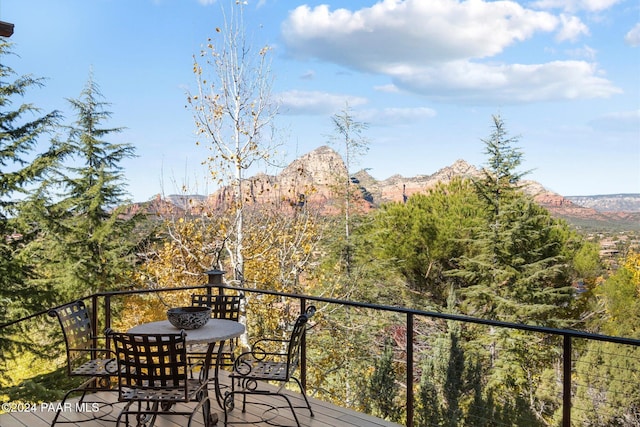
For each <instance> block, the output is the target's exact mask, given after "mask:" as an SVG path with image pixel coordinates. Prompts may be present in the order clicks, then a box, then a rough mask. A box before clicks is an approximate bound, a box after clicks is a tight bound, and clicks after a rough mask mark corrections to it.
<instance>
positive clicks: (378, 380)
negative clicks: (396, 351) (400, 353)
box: [368, 339, 400, 421]
mask: <svg viewBox="0 0 640 427" xmlns="http://www.w3.org/2000/svg"><path fill="white" fill-rule="evenodd" d="M398 389H399V386H398V384H397V382H396V373H395V370H394V367H393V341H392V340H390V339H387V341H386V342H385V346H384V351H383V352H382V355H381V356H380V359H379V360H378V363H377V364H376V367H375V370H374V372H373V375H371V378H369V385H368V395H369V399H368V400H369V403H370V404H371V405H372V406H373V407H374V408H375V410H374V413H375V414H377V415H379V416H380V417H382V418H385V419H388V420H392V421H397V420H398V418H399V415H400V408H399V405H398V402H396V399H397V398H398Z"/></svg>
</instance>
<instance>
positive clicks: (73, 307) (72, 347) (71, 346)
mask: <svg viewBox="0 0 640 427" xmlns="http://www.w3.org/2000/svg"><path fill="white" fill-rule="evenodd" d="M49 316H51V317H57V318H58V321H59V322H60V326H61V327H62V335H63V336H64V344H65V347H66V349H67V373H68V374H69V375H74V374H73V370H74V369H75V368H77V367H78V366H80V365H82V364H83V363H85V362H88V361H89V360H91V359H92V354H91V352H90V351H89V350H90V349H92V348H96V340H95V337H94V335H93V330H92V328H91V318H90V317H89V311H88V310H87V307H86V306H85V304H84V302H82V301H74V302H72V303H69V304H66V305H63V306H62V307H58V308H54V309H51V310H49Z"/></svg>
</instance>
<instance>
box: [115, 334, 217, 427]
mask: <svg viewBox="0 0 640 427" xmlns="http://www.w3.org/2000/svg"><path fill="white" fill-rule="evenodd" d="M107 336H108V337H110V338H111V339H112V340H113V343H114V346H115V351H116V357H117V361H118V391H119V393H118V401H119V402H126V405H125V406H124V408H123V409H122V411H121V412H120V414H119V415H118V418H117V420H116V423H117V424H116V425H117V426H119V425H120V423H121V422H122V421H123V418H124V423H125V425H126V426H129V425H130V420H129V418H130V416H134V417H135V418H134V420H135V421H134V424H135V425H136V426H140V425H153V424H154V422H155V420H156V418H157V416H158V415H188V416H189V423H188V424H187V425H188V426H190V425H191V422H192V420H193V418H194V416H195V415H196V414H197V413H198V410H199V409H202V416H203V420H204V425H205V426H206V427H209V426H213V425H215V424H216V422H217V416H214V415H212V414H211V403H210V400H209V393H208V389H207V382H206V381H202V380H200V379H192V378H190V374H189V365H188V363H187V349H186V334H185V332H184V331H181V332H180V333H179V334H130V333H117V332H114V331H112V330H107ZM191 402H197V404H196V405H195V407H194V408H193V410H191V411H186V410H178V409H177V408H178V407H177V406H174V405H175V404H177V403H191ZM172 408H173V409H172Z"/></svg>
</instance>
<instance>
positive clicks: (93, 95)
mask: <svg viewBox="0 0 640 427" xmlns="http://www.w3.org/2000/svg"><path fill="white" fill-rule="evenodd" d="M102 99H103V96H102V94H101V93H100V90H99V87H98V85H97V84H96V82H95V81H94V80H93V78H92V77H90V78H89V80H88V82H87V84H86V85H85V87H84V89H83V90H82V92H81V94H80V97H79V98H78V99H69V100H68V101H69V103H70V104H71V107H72V108H73V109H74V111H75V112H76V120H75V122H74V123H73V125H71V126H69V127H68V139H67V140H66V141H65V142H64V145H65V146H66V148H67V149H68V150H70V151H71V152H72V153H74V154H73V158H72V160H73V161H72V162H69V164H67V165H65V166H64V168H62V169H60V170H58V173H57V175H56V176H55V178H54V179H52V180H51V181H50V182H49V183H48V184H49V185H48V186H47V187H46V189H45V196H44V197H43V199H44V198H46V199H47V203H45V204H40V205H35V204H34V205H33V206H35V207H36V210H39V212H40V216H39V223H40V226H41V239H40V241H39V242H38V244H39V247H38V249H39V253H40V254H41V255H42V256H43V258H47V257H48V260H47V262H43V271H41V276H42V277H44V278H47V279H49V280H51V281H53V282H54V283H55V284H56V285H57V286H58V288H59V291H60V292H61V293H62V295H64V294H67V295H68V296H71V295H76V296H77V295H84V294H89V293H92V292H98V291H106V290H114V289H117V288H118V287H120V286H122V285H123V284H124V283H123V281H124V280H126V279H127V278H128V276H127V275H128V274H129V273H130V271H131V268H132V267H133V265H134V259H133V256H134V249H135V247H136V241H135V237H134V236H133V234H132V230H133V227H134V225H135V221H132V220H129V219H126V218H123V216H122V208H123V207H124V203H125V202H126V199H125V197H126V194H127V193H126V190H125V183H124V177H123V173H122V166H121V162H122V160H124V159H126V158H130V157H133V156H134V147H133V146H132V145H130V144H126V143H111V142H108V141H106V140H105V138H106V137H109V136H111V135H112V134H115V133H118V132H120V131H121V130H122V128H107V127H103V123H104V122H105V121H107V120H108V119H109V118H110V117H111V113H110V112H109V111H107V110H106V107H107V106H108V105H109V104H108V103H106V102H105V101H103V100H102ZM34 252H38V250H36V249H34Z"/></svg>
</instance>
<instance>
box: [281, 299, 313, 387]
mask: <svg viewBox="0 0 640 427" xmlns="http://www.w3.org/2000/svg"><path fill="white" fill-rule="evenodd" d="M315 312H316V308H315V306H313V305H312V306H309V307H308V308H307V309H306V310H305V312H304V313H302V314H300V315H299V316H298V318H297V319H296V323H294V325H293V330H292V331H291V336H290V337H289V344H288V346H287V347H288V348H287V376H288V377H290V376H291V375H293V373H294V371H295V370H296V368H297V367H298V364H299V363H300V346H301V345H302V340H303V338H304V335H305V332H306V330H307V322H308V321H309V319H310V318H311V316H313V314H314V313H315Z"/></svg>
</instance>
